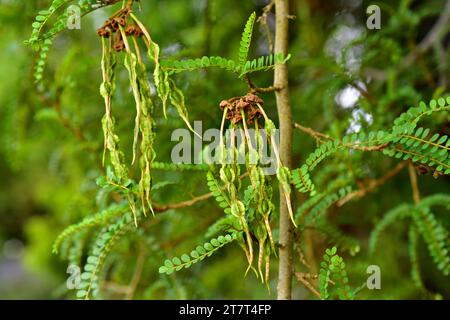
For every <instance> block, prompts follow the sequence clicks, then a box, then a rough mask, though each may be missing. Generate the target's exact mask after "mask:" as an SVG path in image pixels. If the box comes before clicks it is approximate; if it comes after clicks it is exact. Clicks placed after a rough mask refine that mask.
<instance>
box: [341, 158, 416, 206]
mask: <svg viewBox="0 0 450 320" xmlns="http://www.w3.org/2000/svg"><path fill="white" fill-rule="evenodd" d="M407 165H408V162H406V161H403V162H400V163H399V164H397V165H396V166H395V167H394V168H393V169H392V170H390V171H388V172H387V173H386V174H385V175H384V176H382V177H381V178H380V179H376V180H370V181H369V182H368V183H367V185H366V186H364V187H362V188H361V189H359V190H357V191H353V192H350V193H349V194H348V195H346V196H345V197H344V198H342V199H341V200H339V201H338V202H337V206H338V207H342V206H343V205H344V204H346V203H347V202H349V201H350V200H352V199H353V198H357V199H360V198H362V197H364V196H365V195H367V194H368V193H370V192H372V191H373V190H375V189H376V188H377V187H379V186H381V185H383V184H384V183H386V181H388V180H389V179H391V178H393V177H394V176H396V175H397V174H398V173H399V172H400V171H402V170H403V168H405V167H406V166H407Z"/></svg>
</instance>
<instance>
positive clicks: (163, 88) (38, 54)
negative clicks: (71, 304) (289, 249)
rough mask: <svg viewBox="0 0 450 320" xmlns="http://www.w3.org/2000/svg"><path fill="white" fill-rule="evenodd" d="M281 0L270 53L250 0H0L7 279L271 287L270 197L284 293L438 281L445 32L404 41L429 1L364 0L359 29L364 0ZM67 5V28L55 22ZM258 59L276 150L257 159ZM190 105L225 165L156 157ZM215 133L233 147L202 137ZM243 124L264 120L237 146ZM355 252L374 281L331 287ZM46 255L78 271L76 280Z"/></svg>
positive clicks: (424, 286)
mask: <svg viewBox="0 0 450 320" xmlns="http://www.w3.org/2000/svg"><path fill="white" fill-rule="evenodd" d="M290 3H291V4H292V5H291V9H290V10H291V12H290V15H289V17H287V18H289V20H288V21H289V27H290V31H289V37H288V41H289V50H288V52H286V53H282V52H276V51H275V50H274V36H275V28H274V27H275V26H274V22H275V21H276V19H275V15H274V12H273V11H274V10H273V7H271V6H270V5H269V6H268V7H265V5H266V4H268V1H266V2H255V1H246V2H242V1H240V2H236V1H235V2H233V1H225V0H207V1H203V2H198V1H168V2H162V1H152V0H147V1H116V0H111V1H110V0H108V1H107V0H44V1H37V2H32V1H23V2H17V1H16V2H14V1H12V2H11V1H6V2H5V3H2V6H1V8H0V21H1V22H2V26H4V28H2V30H1V31H0V34H1V35H2V39H3V41H2V42H1V43H0V47H1V49H2V50H0V59H1V61H4V63H3V64H2V67H1V69H2V72H1V73H0V105H1V106H2V107H1V108H0V162H1V165H0V175H1V177H2V181H3V183H2V184H1V185H0V219H1V222H2V223H1V224H0V243H3V242H5V247H4V248H6V249H7V248H8V246H10V243H14V241H12V242H10V241H8V242H7V240H9V239H12V238H18V239H20V241H22V243H23V244H24V245H25V247H24V256H23V261H24V263H25V264H26V267H27V268H18V269H17V270H22V269H24V270H30V269H31V270H33V272H37V273H38V274H37V275H34V278H33V279H36V278H37V279H38V280H39V281H37V282H34V281H29V280H28V278H27V277H25V276H24V277H21V278H22V279H23V282H24V283H25V285H24V286H26V290H25V289H24V290H21V292H22V293H20V294H21V295H27V296H26V298H36V297H38V298H49V297H52V298H63V299H67V298H69V299H70V298H79V299H110V298H112V299H122V298H127V299H132V298H137V299H196V298H199V299H205V298H217V299H229V298H232V299H248V298H255V299H267V298H275V297H276V296H275V292H276V279H275V278H276V277H275V275H276V273H277V272H276V266H277V265H278V261H276V260H277V259H278V256H277V252H278V249H279V238H280V232H279V224H278V220H279V207H278V201H279V198H280V197H281V198H282V199H284V200H285V201H286V202H287V203H288V204H289V211H290V215H291V220H292V225H293V227H294V228H293V239H294V242H295V246H294V247H295V248H296V250H297V251H294V253H293V256H292V261H293V268H294V271H295V273H296V274H297V273H298V272H300V271H302V272H303V271H304V273H303V274H307V275H308V277H306V278H304V279H303V280H305V279H306V280H305V281H307V282H308V281H310V285H309V286H307V283H305V282H300V283H297V284H295V285H293V288H294V291H293V292H294V293H295V297H299V298H311V297H314V296H318V295H319V296H320V297H321V298H322V299H355V298H358V299H359V298H361V299H420V298H426V299H429V298H433V299H434V298H438V299H442V298H444V299H448V298H449V297H450V289H449V287H448V274H449V272H450V266H449V265H450V255H449V240H448V239H449V238H448V228H449V225H450V224H449V219H448V210H449V208H450V197H449V196H448V191H447V190H448V189H449V187H448V183H449V177H448V176H449V174H450V158H449V148H450V139H449V138H448V137H449V136H450V132H449V125H448V124H449V120H450V118H449V113H448V111H449V108H450V97H449V95H450V91H449V89H450V87H449V83H450V79H449V76H448V75H449V74H450V73H449V71H450V70H449V66H448V63H447V62H448V56H449V47H448V43H447V42H448V41H446V39H447V38H448V30H446V29H445V28H444V29H442V30H440V32H439V33H436V34H435V35H434V38H433V39H432V40H433V43H432V44H431V45H430V44H429V43H427V41H425V40H426V39H429V38H428V36H429V35H430V32H431V30H434V26H435V24H436V22H437V21H438V20H439V18H440V17H443V16H444V15H443V13H444V12H446V11H445V10H446V9H445V8H444V6H445V5H446V1H445V0H432V1H427V2H414V1H407V0H398V1H386V0H382V1H379V3H377V4H378V5H380V7H381V11H382V18H383V19H382V28H381V29H379V30H368V29H367V28H366V16H365V15H364V12H365V8H366V7H367V6H368V5H369V4H371V3H370V2H368V1H362V2H358V3H357V4H355V5H354V6H351V5H350V2H349V3H347V2H314V1H313V2H311V1H304V0H294V1H291V2H290ZM72 5H75V6H78V7H79V8H80V13H81V16H82V20H81V22H82V28H81V30H67V20H68V19H69V18H70V17H69V15H70V10H69V8H70V6H72ZM294 16H295V17H296V19H291V18H293V17H294ZM108 17H109V18H110V19H108ZM444 17H445V16H444ZM116 18H117V19H118V20H114V19H116ZM107 19H108V20H107ZM121 19H124V20H121ZM119 20H120V22H121V23H119ZM114 21H116V22H117V24H116V23H115V22H114ZM123 23H124V24H123ZM99 28H100V29H99ZM95 30H98V33H96V32H95ZM30 31H31V35H30ZM99 36H100V37H99ZM24 39H28V40H27V41H26V43H27V45H28V46H23V45H21V44H22V42H23V40H24ZM31 49H33V50H34V51H35V53H34V58H30V57H31V56H30V54H31ZM422 50H423V51H422ZM280 64H286V66H287V68H288V70H289V79H288V80H289V84H288V86H289V100H290V102H291V105H292V121H293V126H294V127H293V130H294V132H293V141H292V142H293V143H292V160H293V161H292V166H291V167H290V168H287V166H286V165H287V163H282V161H281V160H280V159H279V158H276V160H275V163H274V165H275V169H276V172H274V174H273V175H265V174H264V170H265V169H267V168H266V166H267V163H265V162H264V161H263V160H264V159H261V158H258V156H257V152H256V151H257V150H258V147H259V146H260V145H261V144H262V141H263V140H265V139H267V141H269V147H270V148H269V149H270V150H269V151H270V152H272V155H275V154H276V153H277V151H278V148H279V146H277V141H276V132H275V129H276V128H277V127H278V125H279V123H278V121H277V116H276V114H277V106H276V99H275V98H274V96H275V95H274V93H275V92H277V90H279V89H280V88H276V87H273V86H272V83H273V69H275V67H276V66H279V65H280ZM99 86H100V90H99ZM349 97H351V98H352V99H348V98H349ZM102 104H103V107H100V106H101V105H102ZM194 119H195V120H201V121H202V129H200V130H205V129H207V128H220V129H221V137H222V141H219V146H220V148H219V149H220V150H219V151H220V152H219V154H218V156H224V157H225V158H226V157H230V158H231V159H232V160H233V161H224V159H223V158H219V161H218V162H216V163H209V162H207V161H205V160H206V159H205V158H202V155H203V156H204V154H205V153H206V152H205V151H207V150H208V148H207V147H205V146H204V145H202V146H201V147H202V149H203V153H202V155H199V154H195V155H194V157H196V158H199V160H201V161H199V162H201V163H199V164H187V163H173V162H172V159H171V152H172V150H173V145H174V143H176V142H174V141H173V138H172V133H173V131H174V130H175V129H178V128H187V129H189V130H190V135H191V138H192V137H195V136H197V138H198V136H199V135H202V132H201V131H199V129H198V126H195V122H193V120H194ZM194 129H195V130H194ZM231 129H234V130H235V132H241V133H243V137H244V139H243V141H244V143H243V145H242V146H241V148H240V149H239V148H231V149H227V150H224V149H225V148H224V145H225V143H226V142H227V141H225V140H226V139H227V135H226V132H227V131H230V130H231ZM253 129H265V130H266V132H268V136H267V137H263V136H257V137H256V139H255V140H256V144H255V143H252V142H251V141H249V139H248V138H247V133H249V132H251V131H252V130H253ZM194 131H195V133H194ZM250 140H251V139H250ZM197 141H198V140H197ZM204 142H205V141H204ZM194 144H195V142H194ZM196 151H197V150H196ZM227 151H228V153H227ZM242 154H244V155H245V157H244V158H243V159H244V161H243V162H240V163H237V162H236V161H234V160H235V159H236V158H233V157H232V156H235V155H238V156H239V155H242ZM252 160H255V161H252ZM406 168H408V170H409V173H410V175H411V177H408V174H407V172H406V170H405V169H406ZM414 172H415V173H414ZM415 175H416V178H415V179H416V180H417V181H416V182H414V176H415ZM205 176H206V177H205ZM291 186H293V187H294V188H292V189H291ZM280 187H281V188H280ZM412 187H413V189H414V190H415V192H414V195H413V194H412V192H411V191H412ZM416 189H417V190H416ZM412 197H414V199H415V202H414V204H413V203H412V200H410V199H411V198H412ZM417 198H419V199H417ZM295 226H296V227H295ZM13 240H14V239H13ZM198 244H203V245H201V246H198ZM226 244H230V245H226ZM328 247H331V249H328V250H327V251H325V255H324V257H323V259H324V261H323V262H322V263H320V257H317V255H316V254H317V253H318V252H323V251H324V250H325V249H326V248H328ZM333 247H335V248H333ZM192 248H194V250H193V251H192ZM336 248H339V252H340V254H339V255H337V249H336ZM6 249H5V250H2V252H5V258H6V253H7V252H8V250H6ZM52 251H53V252H55V253H58V255H52V254H51V252H52ZM407 255H409V261H410V263H408V258H407ZM167 257H175V258H171V259H167ZM206 257H208V259H207V260H205V258H206ZM2 259H3V256H2V258H0V267H2V263H3V261H5V260H2ZM344 259H345V261H346V263H344V262H343V260H344ZM204 260H205V261H204ZM200 261H203V263H198V262H200ZM372 264H376V265H379V266H380V268H381V270H382V272H383V275H382V277H383V290H361V291H360V292H358V291H359V289H356V290H353V289H352V288H351V287H352V286H350V284H349V283H348V282H349V280H348V278H351V280H352V284H360V283H364V284H365V283H366V279H367V273H366V268H367V266H368V265H372ZM67 265H71V266H79V267H80V268H81V269H83V273H82V283H81V286H80V288H78V289H77V290H70V289H68V288H66V286H65V283H66V280H67V277H68V274H67ZM188 268H189V269H188ZM186 269H188V270H186ZM301 269H305V270H301ZM181 270H182V271H181ZM175 271H179V272H177V273H176V274H175ZM249 271H251V272H249ZM405 271H406V272H405ZM408 271H410V272H408ZM347 273H348V274H347ZM238 274H239V276H238ZM241 275H244V276H245V275H246V277H245V279H244V280H242V278H241ZM316 279H317V281H315V280H316ZM411 279H412V281H411ZM35 283H36V284H35ZM261 283H263V285H262V284H261ZM264 285H265V286H267V288H268V290H261V288H262V286H264ZM8 286H9V287H13V288H16V287H17V286H16V284H11V279H6V280H5V285H3V279H2V288H0V296H4V295H5V296H6V297H10V296H15V295H11V294H10V293H8V292H6V291H4V289H3V287H4V288H8ZM33 286H35V287H36V288H35V289H32V287H33ZM299 287H300V288H301V290H297V289H299ZM311 288H312V289H313V290H311ZM360 288H362V287H360ZM18 290H19V289H14V291H16V294H18V293H17V291H18ZM35 292H38V293H35ZM356 292H358V294H357V295H356ZM317 293H318V295H317Z"/></svg>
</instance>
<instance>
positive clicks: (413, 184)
mask: <svg viewBox="0 0 450 320" xmlns="http://www.w3.org/2000/svg"><path fill="white" fill-rule="evenodd" d="M408 172H409V180H410V181H411V188H412V192H413V199H414V203H415V204H419V203H420V191H419V185H418V183H417V174H416V169H414V166H413V164H412V163H411V162H410V163H409V165H408Z"/></svg>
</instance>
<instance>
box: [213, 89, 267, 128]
mask: <svg viewBox="0 0 450 320" xmlns="http://www.w3.org/2000/svg"><path fill="white" fill-rule="evenodd" d="M263 103H264V101H263V100H262V99H261V98H260V97H258V96H257V95H256V94H253V93H248V94H246V95H245V96H242V97H234V98H231V99H229V100H223V101H222V102H220V109H221V110H224V109H225V108H227V114H226V119H228V120H230V121H231V123H233V124H236V123H238V122H241V121H242V111H243V112H244V115H245V119H246V120H247V124H249V125H252V124H253V123H254V121H255V119H258V118H259V117H260V116H261V115H262V112H261V110H260V108H259V107H258V104H260V105H262V104H263Z"/></svg>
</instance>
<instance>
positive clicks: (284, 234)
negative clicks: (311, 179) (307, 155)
mask: <svg viewBox="0 0 450 320" xmlns="http://www.w3.org/2000/svg"><path fill="white" fill-rule="evenodd" d="M275 16H276V30H275V50H274V52H283V53H284V54H285V55H286V54H287V48H288V22H289V21H288V18H289V2H288V0H275ZM274 86H275V87H278V88H280V90H278V91H276V92H275V96H276V101H277V110H278V119H279V122H280V124H279V126H280V149H279V151H280V158H281V162H282V163H283V164H284V166H286V167H288V168H290V167H291V165H292V163H291V162H292V112H291V105H290V102H289V89H288V70H287V66H286V64H282V63H279V64H277V65H276V66H275V78H274ZM282 188H283V187H282V186H281V185H280V239H279V247H280V248H279V257H280V261H279V268H278V287H277V291H278V299H279V300H288V299H291V291H292V239H293V234H292V232H293V230H292V223H291V220H290V217H289V209H288V205H287V203H286V198H285V197H284V191H283V189H282Z"/></svg>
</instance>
